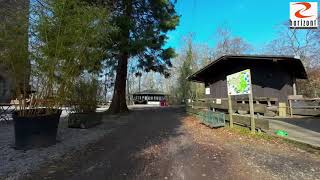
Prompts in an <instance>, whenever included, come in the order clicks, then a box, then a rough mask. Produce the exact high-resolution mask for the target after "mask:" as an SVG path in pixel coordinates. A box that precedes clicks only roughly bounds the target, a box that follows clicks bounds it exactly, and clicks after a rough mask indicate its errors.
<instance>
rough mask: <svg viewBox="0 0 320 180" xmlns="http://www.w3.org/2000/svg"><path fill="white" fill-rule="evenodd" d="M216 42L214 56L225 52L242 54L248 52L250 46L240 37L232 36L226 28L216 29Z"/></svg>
mask: <svg viewBox="0 0 320 180" xmlns="http://www.w3.org/2000/svg"><path fill="white" fill-rule="evenodd" d="M217 36H218V42H217V45H216V48H215V54H214V58H218V57H220V56H223V55H227V54H244V53H248V52H250V50H251V49H252V48H251V46H250V45H249V44H248V43H247V42H246V41H245V40H244V39H242V38H241V37H234V36H232V34H231V31H230V30H229V29H228V28H224V27H223V28H218V29H217Z"/></svg>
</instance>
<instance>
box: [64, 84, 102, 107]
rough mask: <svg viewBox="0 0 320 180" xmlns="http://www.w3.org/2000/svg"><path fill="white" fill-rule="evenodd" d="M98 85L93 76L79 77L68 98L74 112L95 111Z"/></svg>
mask: <svg viewBox="0 0 320 180" xmlns="http://www.w3.org/2000/svg"><path fill="white" fill-rule="evenodd" d="M98 89H99V85H98V81H97V80H96V79H94V78H90V79H84V78H81V79H80V80H79V81H77V83H76V85H75V86H74V87H73V91H72V94H70V96H69V97H70V100H71V104H72V107H73V110H74V111H75V112H81V113H88V112H95V111H96V107H97V93H98Z"/></svg>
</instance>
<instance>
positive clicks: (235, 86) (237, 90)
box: [227, 69, 251, 95]
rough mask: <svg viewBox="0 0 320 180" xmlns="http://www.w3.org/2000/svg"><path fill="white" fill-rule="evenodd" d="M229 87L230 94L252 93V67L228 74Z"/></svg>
mask: <svg viewBox="0 0 320 180" xmlns="http://www.w3.org/2000/svg"><path fill="white" fill-rule="evenodd" d="M227 87H228V94H229V95H242V94H250V93H251V92H250V91H251V75H250V69H246V70H244V71H240V72H238V73H234V74H231V75H229V76H227Z"/></svg>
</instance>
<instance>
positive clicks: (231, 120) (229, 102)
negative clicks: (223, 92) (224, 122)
mask: <svg viewBox="0 0 320 180" xmlns="http://www.w3.org/2000/svg"><path fill="white" fill-rule="evenodd" d="M228 104H229V117H230V118H229V119H230V121H229V122H230V127H231V128H233V117H232V114H233V112H232V111H233V110H232V100H231V95H230V94H228Z"/></svg>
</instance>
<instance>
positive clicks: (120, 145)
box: [31, 107, 186, 179]
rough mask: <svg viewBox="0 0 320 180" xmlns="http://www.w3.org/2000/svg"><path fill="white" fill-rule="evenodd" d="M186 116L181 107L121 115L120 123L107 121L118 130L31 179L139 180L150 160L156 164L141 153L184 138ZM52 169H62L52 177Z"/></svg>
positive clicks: (148, 108) (144, 110)
mask: <svg viewBox="0 0 320 180" xmlns="http://www.w3.org/2000/svg"><path fill="white" fill-rule="evenodd" d="M108 116H109V115H106V117H105V118H108ZM185 116H186V113H185V110H184V108H181V107H180V108H172V107H170V108H167V107H165V108H161V107H158V108H151V107H146V108H133V109H132V110H131V111H130V113H128V114H125V115H122V116H118V118H117V120H116V121H114V120H112V121H108V120H106V121H105V122H104V123H107V124H108V125H109V126H110V127H112V128H114V130H113V132H112V133H110V134H108V135H106V136H105V137H104V138H102V139H100V140H99V141H98V142H96V143H92V144H89V145H87V147H86V148H83V149H82V150H78V151H77V152H74V153H73V154H70V155H66V156H68V160H57V161H55V162H52V163H50V164H47V165H46V166H45V167H43V168H41V170H40V171H38V172H34V173H32V176H31V177H43V176H49V177H52V178H54V179H66V178H67V179H70V178H71V179H136V178H137V177H138V176H141V173H143V171H144V169H145V166H147V165H148V164H149V163H150V161H156V159H148V157H145V156H144V155H143V153H141V152H143V151H144V150H145V149H147V148H149V147H152V146H159V145H161V143H162V142H164V141H167V140H168V139H170V138H174V137H177V136H179V135H181V131H178V129H179V127H181V124H182V120H183V119H184V117H185ZM121 122H123V123H121ZM139 154H140V155H139ZM141 154H142V155H141ZM155 163H156V162H155ZM51 166H55V167H58V168H56V169H55V173H51V174H48V168H49V167H51ZM75 172H76V173H75ZM150 178H152V177H150Z"/></svg>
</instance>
